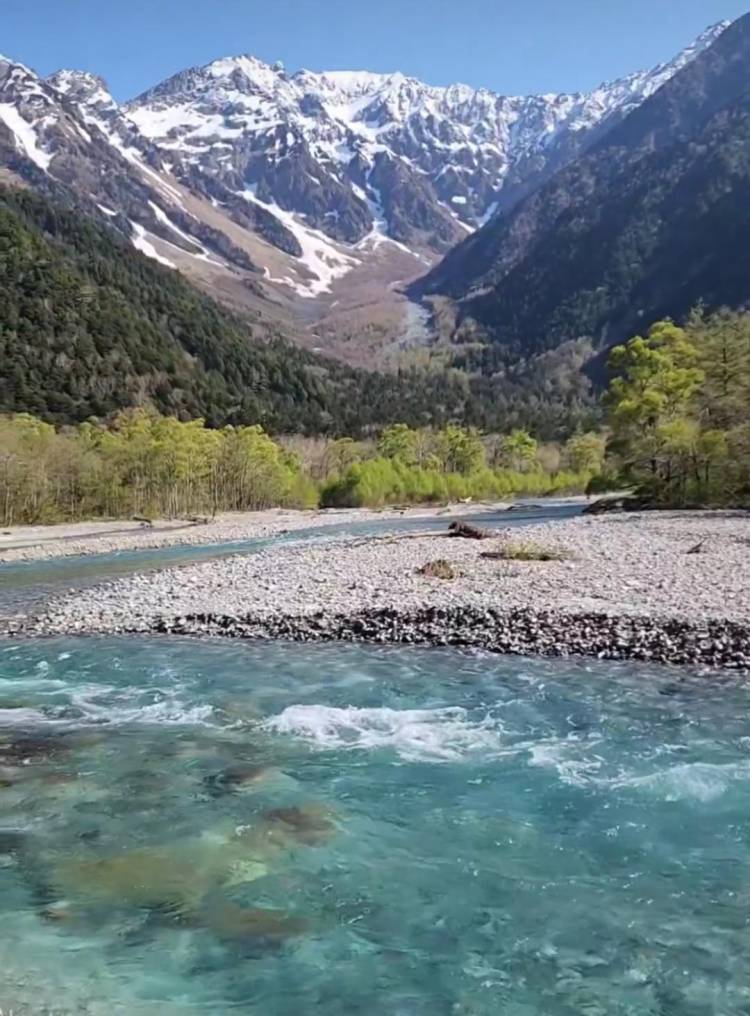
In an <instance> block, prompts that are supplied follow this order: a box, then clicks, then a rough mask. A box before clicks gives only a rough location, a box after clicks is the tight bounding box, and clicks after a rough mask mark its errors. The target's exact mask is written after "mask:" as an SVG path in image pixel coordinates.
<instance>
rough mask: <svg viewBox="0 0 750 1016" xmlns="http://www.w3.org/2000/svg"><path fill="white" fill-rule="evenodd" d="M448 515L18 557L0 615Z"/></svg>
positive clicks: (3, 587)
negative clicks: (172, 570)
mask: <svg viewBox="0 0 750 1016" xmlns="http://www.w3.org/2000/svg"><path fill="white" fill-rule="evenodd" d="M580 511H581V508H580V505H576V504H570V503H567V504H566V503H562V504H561V503H555V502H548V503H546V504H542V505H536V506H528V507H524V506H523V504H522V503H520V504H519V506H518V508H517V509H516V510H514V511H512V512H505V511H503V512H483V513H478V514H476V515H472V516H469V520H470V521H473V522H475V523H476V524H478V525H482V526H486V527H490V528H491V527H493V526H496V527H499V526H503V527H505V526H524V525H531V524H532V523H535V522H545V521H553V520H555V519H565V518H571V517H572V516H574V515H578V514H579V513H580ZM449 520H450V515H442V516H437V517H435V518H403V519H394V518H393V517H388V518H384V519H376V520H373V521H369V522H351V521H349V522H342V523H341V524H340V525H339V524H332V525H327V526H318V527H311V528H310V529H304V530H299V529H298V530H294V531H292V532H289V533H282V534H279V535H277V536H270V537H253V538H251V539H248V540H232V541H228V542H223V543H204V544H184V545H180V544H175V545H173V546H167V547H159V548H152V549H146V550H120V551H111V552H108V553H103V554H86V555H81V556H72V557H59V558H51V559H49V560H46V561H45V560H42V561H28V562H27V561H19V562H13V563H12V564H0V616H2V615H8V614H13V613H16V612H21V611H24V610H28V609H29V608H31V607H34V606H39V605H41V604H42V603H43V602H44V600H45V599H47V598H48V597H49V596H50V595H54V594H56V593H59V592H60V591H61V590H64V589H65V588H66V587H70V586H75V587H77V588H82V587H84V586H90V585H93V584H95V583H97V582H101V581H103V580H105V579H111V578H115V577H117V576H122V575H132V574H134V573H135V572H143V571H151V570H154V569H157V568H167V567H173V566H179V565H186V564H193V563H195V562H198V561H207V560H212V559H215V558H221V557H229V556H231V555H234V554H256V553H258V552H259V551H261V550H265V549H266V547H269V546H271V545H272V544H283V543H290V542H300V541H301V542H306V541H308V540H330V539H334V538H335V537H337V536H338V537H340V536H341V535H342V534H347V535H352V536H357V535H360V536H377V535H378V534H380V533H391V532H410V531H415V532H423V531H430V530H435V531H436V532H440V531H444V530H445V529H446V527H447V525H448V522H449Z"/></svg>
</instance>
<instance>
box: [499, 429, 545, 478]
mask: <svg viewBox="0 0 750 1016" xmlns="http://www.w3.org/2000/svg"><path fill="white" fill-rule="evenodd" d="M536 453H537V442H536V440H535V439H534V438H533V437H532V436H531V434H529V432H528V431H526V430H522V429H520V428H517V429H516V430H513V431H511V433H510V434H508V435H506V437H504V438H503V439H502V441H501V442H500V456H501V459H502V461H503V462H504V463H505V465H506V466H508V468H510V469H515V470H516V471H517V472H519V473H523V472H526V471H527V470H529V469H531V468H532V467H533V466H534V464H535V463H536Z"/></svg>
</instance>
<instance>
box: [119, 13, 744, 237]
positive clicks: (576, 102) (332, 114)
mask: <svg viewBox="0 0 750 1016" xmlns="http://www.w3.org/2000/svg"><path fill="white" fill-rule="evenodd" d="M723 27H724V26H723V25H719V26H714V27H713V28H711V29H709V30H707V32H705V33H704V34H703V35H702V36H701V37H700V38H699V39H698V40H697V41H696V42H695V44H694V45H693V46H691V47H690V48H689V49H688V50H686V51H684V52H683V53H681V54H680V55H679V56H678V57H676V58H675V60H673V61H671V62H670V63H668V64H664V65H661V66H659V67H657V68H655V69H653V70H652V71H649V72H645V73H639V74H633V75H630V76H629V77H627V78H624V79H621V80H619V81H614V82H611V83H608V84H605V85H602V86H600V87H599V88H598V89H596V90H594V91H593V92H591V93H588V94H571V95H544V96H502V95H497V94H495V93H493V92H490V91H489V90H487V89H472V88H469V87H467V86H465V85H453V86H450V87H448V88H436V87H432V86H429V85H426V84H424V83H423V82H421V81H418V80H416V79H414V78H409V77H406V76H404V75H403V74H371V73H367V72H361V71H357V72H345V71H335V72H322V73H314V72H311V71H300V72H298V73H296V74H291V75H290V74H288V73H287V72H286V71H285V70H284V68H283V66H282V65H280V64H276V65H274V66H269V65H268V64H264V63H262V62H261V61H259V60H257V59H255V58H253V57H251V56H241V57H235V58H226V59H222V60H217V61H215V62H214V63H211V64H208V65H207V66H205V67H200V68H193V69H191V70H189V71H184V72H182V73H180V74H178V75H175V76H174V77H173V78H170V79H169V80H168V81H165V82H163V83H162V84H160V85H158V86H157V87H156V88H154V89H152V90H151V91H149V92H146V93H145V94H144V95H142V96H140V97H139V98H138V99H135V100H134V101H133V102H132V103H130V104H128V106H127V107H126V112H127V114H128V116H129V117H130V119H131V120H132V121H133V122H135V123H136V124H137V125H138V127H139V129H140V131H141V132H142V134H144V135H145V136H146V137H148V138H149V139H150V140H151V141H152V142H154V143H155V144H157V145H158V146H159V148H160V149H161V150H162V151H168V152H170V153H175V154H176V155H177V156H178V157H179V158H180V159H182V160H184V161H186V162H187V163H189V164H192V165H198V166H201V167H203V168H204V169H208V170H210V172H211V174H212V175H213V176H215V177H217V178H218V179H221V180H222V181H223V182H225V183H226V184H227V185H228V186H229V187H230V188H231V189H233V190H241V189H243V188H244V189H246V190H247V189H249V190H250V192H251V193H250V197H251V198H252V196H257V197H259V198H261V199H262V200H263V201H265V202H267V203H271V204H276V205H278V206H280V207H281V208H283V209H285V210H287V211H293V212H297V213H300V214H302V215H304V216H305V217H306V220H307V221H308V222H309V223H310V224H311V225H313V226H314V227H315V228H317V229H319V230H321V231H322V232H324V233H326V234H327V235H328V236H330V237H331V238H332V239H335V240H340V241H343V242H347V243H358V242H360V241H362V240H364V239H365V237H367V236H368V235H369V234H370V233H371V232H372V231H373V230H374V229H376V230H381V231H382V232H384V233H385V234H386V235H387V236H390V237H391V238H393V239H395V240H397V241H400V242H403V243H405V244H407V245H411V246H415V247H428V248H432V249H437V250H439V249H444V248H445V247H446V246H448V245H450V243H451V242H453V241H455V240H457V239H459V238H460V237H461V236H462V235H463V234H464V233H465V232H466V231H467V230H471V229H473V228H475V227H476V226H477V225H478V224H479V223H481V222H482V221H484V220H485V219H486V218H487V217H488V216H490V215H491V214H492V212H493V210H494V209H495V208H496V207H497V206H498V204H499V202H500V198H501V195H502V192H503V190H504V189H505V188H506V185H507V187H508V190H509V191H510V190H515V191H516V192H518V191H519V188H520V187H521V186H522V185H523V184H524V182H525V180H526V178H527V177H528V176H529V175H533V176H535V177H536V178H540V177H541V176H542V175H543V173H544V171H545V167H550V168H554V167H556V166H558V165H560V164H561V163H562V162H564V161H565V160H566V158H568V157H569V156H570V155H571V154H572V153H574V152H575V151H576V150H577V148H578V147H580V145H581V144H583V143H584V141H583V139H584V138H585V137H587V136H588V135H590V134H592V133H593V132H594V131H595V129H596V128H598V127H599V126H601V125H604V124H611V123H612V122H614V121H615V120H617V119H621V118H622V117H623V116H625V115H627V113H628V112H630V111H631V110H632V109H634V108H636V107H637V106H638V105H639V104H640V103H641V102H643V100H644V99H645V98H646V97H648V96H649V95H651V94H653V92H654V91H656V90H657V88H658V87H659V86H660V85H661V84H663V82H664V81H666V80H668V79H669V77H671V76H672V75H673V74H674V73H676V71H677V70H679V69H680V68H681V67H683V66H685V65H686V64H687V63H688V62H689V61H690V60H691V59H693V58H694V57H695V56H696V54H697V53H699V52H701V51H702V50H703V49H704V48H705V47H706V46H708V45H709V44H710V43H711V42H712V41H713V40H714V39H715V38H716V36H717V34H719V32H720V31H721V29H722V28H723ZM532 164H533V169H532V168H531V167H532ZM524 167H525V168H524ZM512 200H513V199H512V198H511V197H510V195H503V202H504V203H505V204H506V205H508V204H509V203H510V202H511V201H512Z"/></svg>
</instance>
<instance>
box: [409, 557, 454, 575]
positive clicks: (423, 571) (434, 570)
mask: <svg viewBox="0 0 750 1016" xmlns="http://www.w3.org/2000/svg"><path fill="white" fill-rule="evenodd" d="M460 574H461V572H460V571H458V570H457V569H456V568H455V567H454V566H453V565H452V564H451V563H450V561H446V560H444V558H439V559H438V560H437V561H428V562H427V564H423V565H422V567H421V568H417V575H424V576H425V578H428V579H446V580H450V579H457V578H458V577H459V575H460Z"/></svg>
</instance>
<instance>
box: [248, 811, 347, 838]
mask: <svg viewBox="0 0 750 1016" xmlns="http://www.w3.org/2000/svg"><path fill="white" fill-rule="evenodd" d="M264 818H265V819H266V820H267V822H268V823H269V824H270V826H271V827H272V828H273V829H275V830H276V831H278V832H280V833H281V834H282V836H284V837H285V838H289V839H293V840H297V841H298V842H300V843H304V844H306V845H308V846H315V845H316V844H318V843H324V842H325V841H326V840H329V839H330V838H331V837H332V836H333V834H334V833H335V831H336V826H335V824H334V822H333V820H332V818H331V813H330V811H329V810H328V809H327V808H324V807H322V806H321V805H315V804H307V805H302V806H301V807H292V808H273V809H272V810H271V811H267V812H265V813H264Z"/></svg>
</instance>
